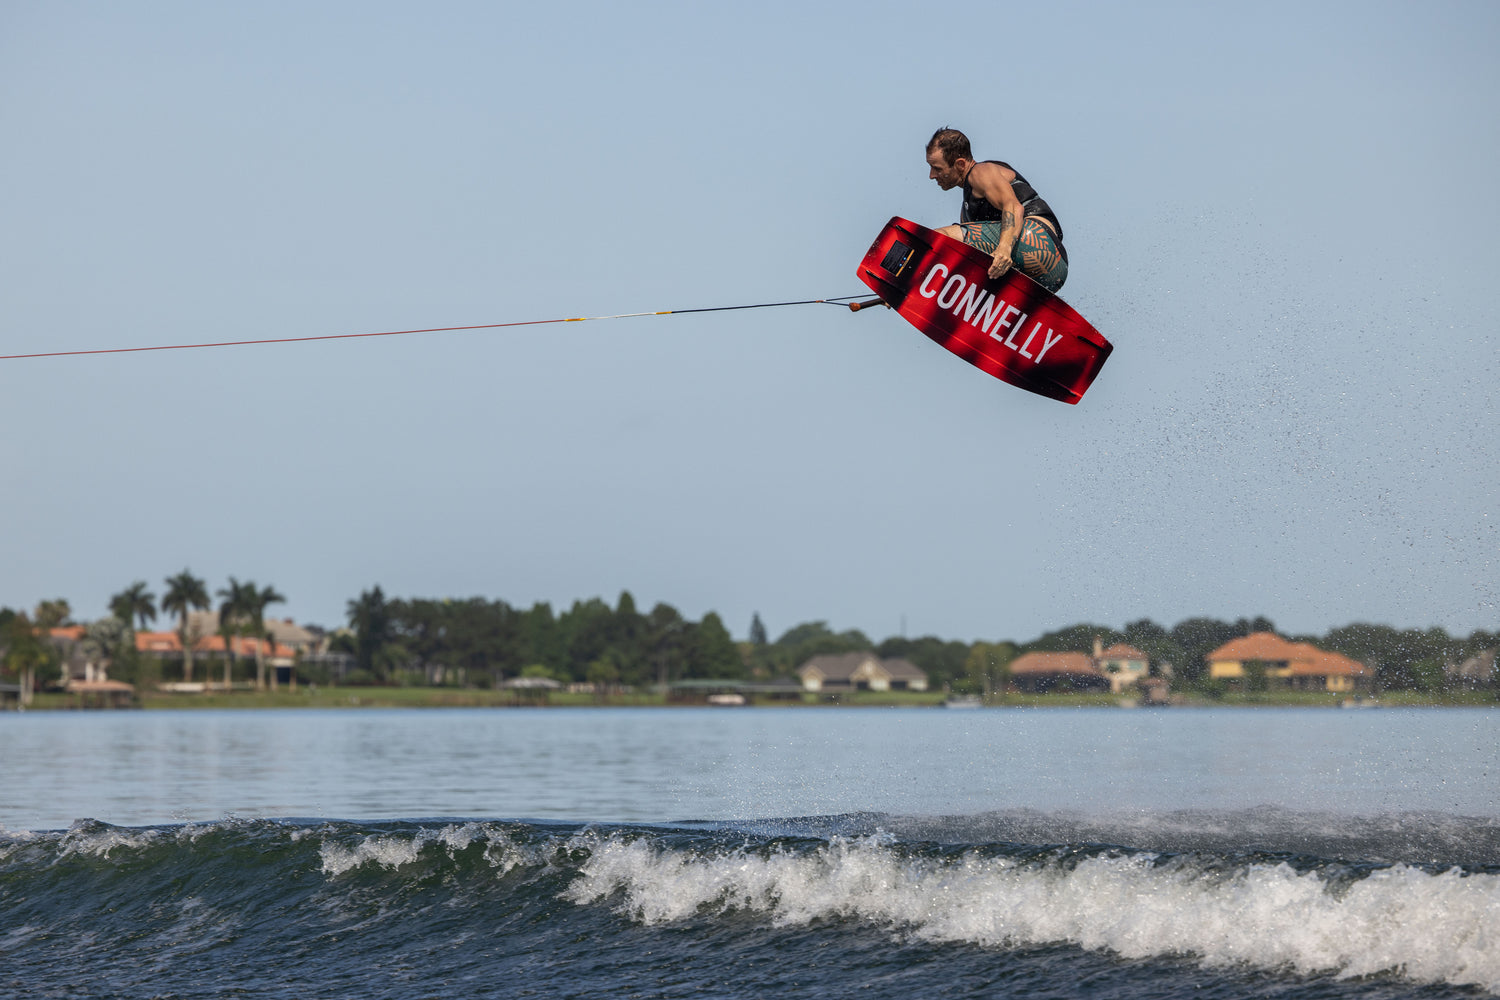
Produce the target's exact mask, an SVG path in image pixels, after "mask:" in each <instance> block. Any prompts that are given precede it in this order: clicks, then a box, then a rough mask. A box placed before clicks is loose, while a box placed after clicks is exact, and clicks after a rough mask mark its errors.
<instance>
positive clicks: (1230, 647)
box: [1206, 632, 1368, 677]
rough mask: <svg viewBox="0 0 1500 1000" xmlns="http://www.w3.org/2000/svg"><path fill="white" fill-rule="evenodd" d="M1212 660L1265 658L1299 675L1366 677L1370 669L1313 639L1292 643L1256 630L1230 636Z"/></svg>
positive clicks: (1215, 652)
mask: <svg viewBox="0 0 1500 1000" xmlns="http://www.w3.org/2000/svg"><path fill="white" fill-rule="evenodd" d="M1206 659H1207V660H1208V661H1209V662H1210V663H1214V662H1218V661H1223V660H1236V661H1239V662H1241V663H1243V662H1245V661H1246V660H1264V661H1266V662H1268V663H1285V664H1286V665H1287V666H1288V667H1290V668H1291V672H1292V673H1293V674H1294V675H1298V676H1314V677H1328V676H1336V675H1343V676H1349V677H1359V676H1363V675H1364V674H1365V673H1366V672H1367V671H1368V668H1367V667H1366V666H1365V665H1364V664H1363V663H1360V662H1359V661H1357V660H1351V659H1349V657H1347V656H1343V655H1341V654H1339V653H1332V652H1328V651H1327V650H1322V649H1319V648H1318V647H1317V646H1314V645H1313V644H1312V643H1310V642H1291V641H1290V640H1287V639H1283V638H1282V637H1281V636H1279V635H1276V634H1275V633H1273V632H1254V633H1252V634H1250V635H1247V636H1244V637H1242V638H1239V639H1231V640H1230V641H1229V642H1226V643H1225V644H1224V645H1222V646H1220V647H1219V648H1218V649H1216V650H1214V651H1213V652H1212V653H1209V654H1208V656H1207V657H1206Z"/></svg>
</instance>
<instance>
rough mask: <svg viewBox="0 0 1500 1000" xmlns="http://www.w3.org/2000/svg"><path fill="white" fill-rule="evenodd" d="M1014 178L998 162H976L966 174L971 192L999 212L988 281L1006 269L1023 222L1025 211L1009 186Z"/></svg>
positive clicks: (1014, 174) (1008, 268)
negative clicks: (993, 254) (996, 236)
mask: <svg viewBox="0 0 1500 1000" xmlns="http://www.w3.org/2000/svg"><path fill="white" fill-rule="evenodd" d="M1015 176H1016V173H1015V171H1014V170H1007V169H1006V168H1005V167H1002V166H1000V164H998V163H976V164H974V169H973V170H971V171H970V172H969V178H968V179H969V186H970V187H971V188H972V189H973V191H974V193H975V194H977V195H979V196H980V197H981V198H983V199H984V200H985V201H987V202H989V203H990V204H991V205H994V206H995V207H996V208H998V209H999V210H1000V239H999V241H998V242H997V243H996V245H995V258H994V260H993V261H992V262H991V263H990V277H991V278H998V277H1000V276H1001V275H1002V274H1004V273H1005V272H1006V271H1009V270H1010V254H1011V249H1012V248H1013V247H1014V246H1015V245H1016V238H1017V237H1018V236H1020V235H1021V226H1022V224H1023V223H1024V222H1025V219H1024V218H1023V216H1024V215H1025V210H1024V209H1022V208H1021V203H1020V202H1019V201H1017V200H1016V193H1015V192H1014V191H1012V190H1011V187H1010V182H1011V181H1012V180H1014V179H1015Z"/></svg>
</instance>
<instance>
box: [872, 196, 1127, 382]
mask: <svg viewBox="0 0 1500 1000" xmlns="http://www.w3.org/2000/svg"><path fill="white" fill-rule="evenodd" d="M989 270H990V255H989V254H987V253H985V252H984V251H982V250H977V249H975V248H974V247H971V246H969V245H968V244H966V243H963V242H962V241H960V240H955V239H951V238H949V237H947V236H943V235H942V234H940V233H936V232H934V231H932V230H931V229H927V228H924V227H922V226H919V225H917V224H916V223H915V222H910V221H908V220H906V219H903V218H900V217H899V216H898V217H896V218H893V219H891V221H890V222H888V223H886V226H885V228H884V229H882V230H881V231H880V235H879V236H877V237H875V242H874V243H872V244H870V250H869V252H868V253H866V254H865V258H864V260H862V261H861V262H860V264H859V269H858V271H857V272H856V273H857V274H858V275H859V279H860V280H861V281H863V282H864V283H865V284H866V285H869V286H870V288H871V289H872V290H874V292H875V294H877V295H879V296H880V298H881V300H883V301H884V302H885V303H886V304H887V305H889V306H890V307H891V308H893V309H895V310H896V311H897V312H898V313H900V314H901V315H902V316H903V317H904V318H905V319H906V321H907V322H909V323H910V324H911V325H912V326H914V327H916V328H917V329H918V330H921V331H922V332H923V333H925V334H926V335H927V336H928V337H929V338H931V339H932V340H934V341H936V342H937V343H939V344H941V345H942V346H943V347H945V348H947V349H948V350H949V351H951V352H953V353H954V354H956V355H958V356H959V357H961V358H963V359H964V360H965V361H967V362H969V363H970V364H971V365H973V366H974V367H976V368H978V369H980V370H981V371H984V372H988V373H989V374H990V375H993V376H994V377H995V378H998V379H1000V380H1001V381H1003V382H1009V383H1010V384H1011V385H1013V386H1016V387H1018V388H1021V389H1026V390H1028V391H1030V392H1034V393H1037V394H1039V395H1042V396H1046V397H1048V398H1050V399H1060V400H1062V401H1063V402H1065V403H1077V402H1078V401H1079V400H1080V399H1082V398H1083V394H1084V392H1086V391H1087V390H1088V387H1089V385H1090V384H1091V383H1092V382H1093V381H1094V376H1096V375H1098V374H1099V369H1100V368H1102V367H1103V366H1104V362H1105V359H1107V358H1108V357H1109V354H1110V351H1112V350H1114V347H1113V346H1112V345H1111V344H1110V342H1109V341H1108V340H1106V339H1104V336H1103V335H1102V334H1101V333H1099V331H1098V330H1095V329H1094V328H1093V327H1092V326H1091V325H1089V322H1088V320H1086V319H1084V318H1083V317H1082V316H1080V315H1079V314H1078V313H1077V311H1075V310H1074V309H1073V307H1072V306H1070V305H1068V304H1067V303H1066V302H1064V301H1063V300H1062V299H1060V298H1058V297H1057V296H1056V295H1053V294H1052V293H1051V292H1049V291H1047V290H1046V289H1045V288H1043V287H1042V286H1041V285H1039V284H1037V283H1036V282H1035V281H1033V280H1032V279H1030V278H1028V277H1027V276H1026V275H1024V274H1022V273H1021V272H1020V271H1019V270H1018V269H1016V268H1014V267H1013V268H1011V269H1010V270H1009V271H1008V272H1006V273H1005V274H1004V275H1002V276H1001V277H1000V278H998V279H991V278H990V277H989ZM868 304H870V305H873V304H874V303H868Z"/></svg>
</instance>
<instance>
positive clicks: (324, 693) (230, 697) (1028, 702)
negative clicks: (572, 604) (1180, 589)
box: [11, 687, 1500, 712]
mask: <svg viewBox="0 0 1500 1000" xmlns="http://www.w3.org/2000/svg"><path fill="white" fill-rule="evenodd" d="M948 698H949V696H947V695H944V694H942V693H941V692H921V693H916V692H910V693H907V692H896V693H887V692H872V691H859V692H853V693H851V694H840V695H837V696H827V695H824V696H814V695H804V696H803V697H802V698H801V699H785V698H781V699H755V698H752V699H749V700H748V701H747V702H746V704H744V705H732V706H717V705H708V704H707V703H706V702H705V701H703V700H701V699H694V700H690V701H684V700H675V699H674V700H669V699H667V698H666V697H665V696H663V695H661V694H655V693H650V694H621V695H616V696H612V697H608V698H604V699H600V698H596V697H595V696H593V695H589V694H569V693H561V692H559V693H552V694H549V695H546V696H543V697H538V696H536V695H534V694H531V693H517V692H514V691H509V690H494V689H479V688H475V689H465V688H419V687H385V688H383V687H319V688H299V689H297V690H296V691H275V692H272V691H253V690H250V691H231V692H229V693H224V692H218V693H214V692H209V693H205V694H173V693H168V692H150V693H148V694H143V695H137V696H136V697H135V698H134V699H133V702H132V703H131V704H130V705H128V706H121V707H120V708H118V709H114V710H120V711H131V710H134V711H148V712H157V711H163V712H171V711H180V710H183V709H199V710H203V709H209V710H216V709H288V708H293V709H296V708H322V709H344V708H347V709H358V708H497V709H500V708H703V707H713V708H724V709H727V710H732V709H735V708H739V709H755V708H797V709H804V708H805V709H816V708H826V709H838V708H913V709H915V708H936V709H944V708H946V707H947V706H945V702H946V701H947V700H948ZM1493 707H1500V694H1497V693H1496V692H1493V691H1463V692H1443V693H1438V694H1433V693H1423V692H1413V691H1395V692H1389V693H1387V694H1382V695H1380V696H1370V695H1365V696H1362V697H1360V698H1350V697H1347V696H1343V695H1329V694H1323V693H1306V692H1259V693H1256V694H1253V695H1252V694H1232V695H1226V696H1225V697H1222V698H1209V697H1206V696H1194V695H1187V696H1179V698H1178V700H1176V701H1174V702H1173V703H1172V704H1170V705H1143V704H1138V703H1137V702H1136V701H1135V699H1131V698H1128V697H1122V696H1120V695H1100V694H1015V693H1012V694H1007V695H1005V696H1004V697H998V698H992V699H991V700H990V701H989V702H988V703H985V704H982V705H973V704H967V705H962V706H955V708H954V709H950V710H962V711H976V710H981V709H984V710H994V709H1007V708H1011V709H1016V708H1113V709H1123V710H1131V709H1141V710H1146V711H1161V710H1164V709H1189V710H1191V709H1203V708H1244V709H1255V708H1340V709H1350V710H1363V709H1369V708H1493ZM11 710H15V709H14V708H11ZM105 710H109V709H105V708H103V707H100V706H97V705H92V704H88V703H86V702H85V701H84V700H83V699H82V698H81V697H80V696H78V695H73V694H67V693H62V692H38V693H37V694H36V696H35V700H34V701H33V703H32V704H31V705H29V706H27V707H26V708H25V709H23V710H22V711H27V712H59V711H62V712H65V711H105Z"/></svg>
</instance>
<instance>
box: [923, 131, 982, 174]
mask: <svg viewBox="0 0 1500 1000" xmlns="http://www.w3.org/2000/svg"><path fill="white" fill-rule="evenodd" d="M934 149H938V150H942V153H943V159H945V160H947V161H948V163H949V165H950V166H951V165H952V164H954V163H957V162H958V158H959V157H960V156H962V157H963V158H964V159H966V160H973V159H974V151H973V150H972V149H970V148H969V137H968V136H966V135H964V134H963V133H962V132H960V131H959V130H958V129H956V128H949V127H948V126H946V125H944V126H943V127H942V128H940V129H938V130H937V131H936V132H934V133H932V138H931V139H928V140H927V152H929V153H930V152H932V151H933V150H934Z"/></svg>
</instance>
